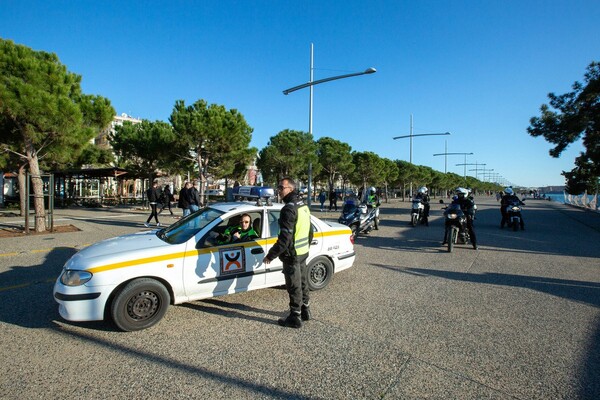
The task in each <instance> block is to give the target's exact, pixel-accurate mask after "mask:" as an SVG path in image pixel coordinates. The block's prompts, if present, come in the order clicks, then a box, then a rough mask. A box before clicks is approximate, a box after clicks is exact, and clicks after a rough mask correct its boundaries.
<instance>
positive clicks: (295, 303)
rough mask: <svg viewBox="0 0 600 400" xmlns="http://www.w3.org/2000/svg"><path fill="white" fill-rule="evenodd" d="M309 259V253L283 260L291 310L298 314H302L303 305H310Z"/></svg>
mask: <svg viewBox="0 0 600 400" xmlns="http://www.w3.org/2000/svg"><path fill="white" fill-rule="evenodd" d="M307 258H308V253H307V254H302V255H300V256H296V257H294V258H290V259H287V258H286V259H285V260H282V261H283V275H284V276H285V287H286V288H287V291H288V294H289V295H290V310H291V312H293V313H296V314H300V311H301V309H302V305H303V304H304V305H308V302H309V294H308V292H309V291H308V276H307V271H306V259H307Z"/></svg>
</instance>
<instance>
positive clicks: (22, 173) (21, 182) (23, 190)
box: [19, 164, 27, 217]
mask: <svg viewBox="0 0 600 400" xmlns="http://www.w3.org/2000/svg"><path fill="white" fill-rule="evenodd" d="M26 180H27V177H26V176H25V164H23V165H21V166H20V167H19V204H20V205H21V207H20V209H21V217H24V216H25V207H26V204H27V203H25V201H26V200H27V199H26V198H25V196H26V194H27V193H26V186H25V185H26V184H27V182H26Z"/></svg>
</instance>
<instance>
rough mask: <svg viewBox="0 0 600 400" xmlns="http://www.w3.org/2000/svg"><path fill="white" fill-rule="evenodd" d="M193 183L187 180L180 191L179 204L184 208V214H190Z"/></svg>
mask: <svg viewBox="0 0 600 400" xmlns="http://www.w3.org/2000/svg"><path fill="white" fill-rule="evenodd" d="M191 187H192V184H191V183H190V182H186V183H185V184H184V185H183V187H182V188H181V190H180V191H179V200H178V202H177V206H178V207H179V208H181V209H182V210H183V216H184V217H185V216H186V215H190V188H191Z"/></svg>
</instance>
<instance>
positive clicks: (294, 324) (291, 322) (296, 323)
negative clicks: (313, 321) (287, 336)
mask: <svg viewBox="0 0 600 400" xmlns="http://www.w3.org/2000/svg"><path fill="white" fill-rule="evenodd" d="M310 318H311V314H310V307H308V306H305V305H302V309H301V311H300V313H298V312H293V311H290V314H289V315H288V316H287V317H285V318H279V319H278V320H277V323H278V324H279V325H281V326H285V327H287V328H302V321H308V320H310Z"/></svg>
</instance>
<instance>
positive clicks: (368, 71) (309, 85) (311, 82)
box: [283, 43, 377, 207]
mask: <svg viewBox="0 0 600 400" xmlns="http://www.w3.org/2000/svg"><path fill="white" fill-rule="evenodd" d="M313 70H314V67H313V44H312V43H311V44H310V79H309V81H308V82H306V83H303V84H301V85H298V86H294V87H292V88H289V89H285V90H284V91H283V94H285V95H286V96H287V95H288V94H290V93H292V92H295V91H296V90H300V89H304V88H310V96H309V104H308V133H309V135H312V119H313V118H312V115H313V86H315V85H318V84H321V83H325V82H330V81H335V80H337V79H344V78H351V77H353V76H360V75H368V74H374V73H375V72H377V70H376V69H375V68H372V67H371V68H367V69H366V70H364V71H362V72H353V73H351V74H344V75H337V76H332V77H329V78H323V79H319V80H316V81H315V80H313ZM311 186H312V163H311V164H309V165H308V206H309V207H310V204H311V196H312V190H311Z"/></svg>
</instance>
